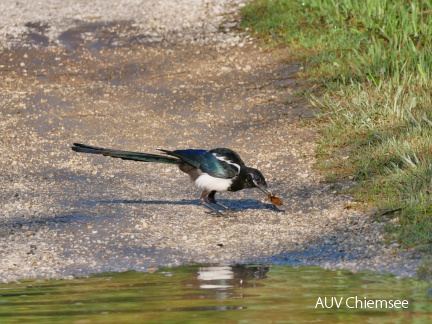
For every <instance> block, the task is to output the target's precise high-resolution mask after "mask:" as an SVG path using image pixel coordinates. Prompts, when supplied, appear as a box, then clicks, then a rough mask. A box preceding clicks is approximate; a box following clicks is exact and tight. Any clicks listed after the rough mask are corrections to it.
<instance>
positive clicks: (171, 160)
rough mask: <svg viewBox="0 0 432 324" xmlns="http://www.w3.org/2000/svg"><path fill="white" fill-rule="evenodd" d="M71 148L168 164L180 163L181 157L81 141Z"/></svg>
mask: <svg viewBox="0 0 432 324" xmlns="http://www.w3.org/2000/svg"><path fill="white" fill-rule="evenodd" d="M71 148H72V150H73V151H75V152H81V153H91V154H102V155H105V156H111V157H113V158H120V159H123V160H133V161H141V162H156V163H166V164H178V163H179V159H176V158H172V157H168V156H162V155H157V154H149V153H139V152H129V151H121V150H111V149H105V148H101V147H95V146H90V145H85V144H80V143H73V146H72V147H71Z"/></svg>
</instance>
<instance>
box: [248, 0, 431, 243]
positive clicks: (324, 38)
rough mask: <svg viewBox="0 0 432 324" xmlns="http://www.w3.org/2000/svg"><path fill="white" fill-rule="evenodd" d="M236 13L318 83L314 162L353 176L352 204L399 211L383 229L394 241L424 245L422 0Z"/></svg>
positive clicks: (426, 176)
mask: <svg viewBox="0 0 432 324" xmlns="http://www.w3.org/2000/svg"><path fill="white" fill-rule="evenodd" d="M242 14H243V25H244V27H249V28H251V30H252V31H253V32H255V33H256V34H257V35H260V36H261V37H262V39H263V40H265V41H266V42H268V43H269V44H270V45H273V46H288V47H289V48H290V49H291V53H292V55H293V57H294V59H295V60H300V61H302V62H303V64H304V66H305V70H304V71H305V76H306V77H308V78H309V79H311V80H313V82H314V83H316V82H319V83H320V84H322V85H324V87H322V88H324V90H323V91H322V92H321V93H320V95H319V97H314V96H313V95H311V101H312V102H313V103H314V104H315V105H316V106H318V107H320V108H321V113H320V115H319V116H318V118H319V119H320V120H323V121H325V127H324V128H323V130H322V138H321V140H320V141H319V147H318V149H317V154H318V161H319V162H318V166H319V167H320V168H322V169H324V170H326V172H328V178H329V179H332V180H343V179H345V178H346V179H354V180H356V181H357V186H355V188H354V189H353V194H355V195H356V197H357V198H358V199H360V200H361V201H364V202H371V203H373V204H375V205H376V206H377V207H378V208H379V209H382V210H389V209H399V208H400V209H401V210H400V211H397V212H395V213H393V214H389V215H388V217H391V218H392V219H393V220H392V222H389V226H387V228H388V231H389V233H390V234H391V235H393V234H394V235H395V236H396V237H398V238H399V240H400V242H402V243H403V244H405V245H415V246H421V245H426V246H427V245H429V244H431V243H432V217H431V216H432V196H431V195H432V91H431V90H432V81H431V76H432V2H431V1H428V0H423V1H422V0H413V1H402V0H393V1H391V0H363V1H360V0H357V1H354V0H342V1H336V0H333V1H332V0H299V1H295V0H274V1H271V0H266V1H264V0H263V1H252V2H251V3H250V4H249V5H247V6H246V7H245V8H244V9H243V12H242ZM275 35H276V37H275ZM428 250H429V251H430V249H428Z"/></svg>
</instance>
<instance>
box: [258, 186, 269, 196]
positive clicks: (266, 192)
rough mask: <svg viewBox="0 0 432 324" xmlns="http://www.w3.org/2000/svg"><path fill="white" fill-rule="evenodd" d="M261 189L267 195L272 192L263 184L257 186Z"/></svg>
mask: <svg viewBox="0 0 432 324" xmlns="http://www.w3.org/2000/svg"><path fill="white" fill-rule="evenodd" d="M256 187H257V188H258V189H259V190H261V191H262V192H264V193H265V194H266V195H269V194H271V192H270V191H268V190H267V188H266V187H264V186H261V185H257V186H256Z"/></svg>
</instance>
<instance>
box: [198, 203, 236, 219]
mask: <svg viewBox="0 0 432 324" xmlns="http://www.w3.org/2000/svg"><path fill="white" fill-rule="evenodd" d="M200 202H201V204H203V205H204V206H206V207H207V208H208V209H211V210H212V211H213V212H214V213H216V216H218V217H229V216H228V215H226V214H224V213H221V212H220V211H219V210H217V209H216V208H214V207H213V206H212V205H210V204H209V203H208V202H206V201H200Z"/></svg>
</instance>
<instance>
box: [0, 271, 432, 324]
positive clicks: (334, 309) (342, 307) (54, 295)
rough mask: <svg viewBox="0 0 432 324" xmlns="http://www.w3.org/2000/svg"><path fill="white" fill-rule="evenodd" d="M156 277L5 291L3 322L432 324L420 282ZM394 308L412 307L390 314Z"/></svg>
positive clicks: (233, 274)
mask: <svg viewBox="0 0 432 324" xmlns="http://www.w3.org/2000/svg"><path fill="white" fill-rule="evenodd" d="M150 272H151V273H139V272H133V271H129V272H123V273H106V274H102V275H96V276H92V277H90V278H82V279H74V280H58V281H55V280H48V281H44V280H33V281H22V282H21V283H13V284H3V285H0V319H1V322H2V323H29V322H32V323H47V322H49V323H57V322H61V323H222V322H224V323H227V322H229V323H311V322H314V323H315V322H325V323H336V322H344V323H346V322H349V321H355V322H359V323H360V322H361V323H365V322H373V323H399V322H400V323H407V320H408V321H409V322H410V323H414V322H415V323H430V320H431V319H432V303H431V301H432V296H431V290H429V289H430V287H428V286H427V285H426V284H425V283H421V282H419V281H416V280H413V279H402V280H398V279H396V278H395V277H393V276H384V275H379V274H374V273H358V274H353V273H352V272H349V271H330V270H323V269H322V268H319V267H315V266H307V267H306V266H304V267H293V266H283V265H239V266H224V265H193V266H181V267H178V268H163V269H159V270H155V269H150ZM325 298H326V299H325ZM390 300H392V301H395V300H400V301H401V302H404V301H405V304H402V303H401V304H399V307H400V308H395V307H391V308H390ZM366 303H368V305H378V307H376V306H373V307H367V304H366ZM385 305H387V307H385ZM392 305H393V306H394V302H392ZM403 305H405V306H406V308H404V307H402V306H403Z"/></svg>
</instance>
